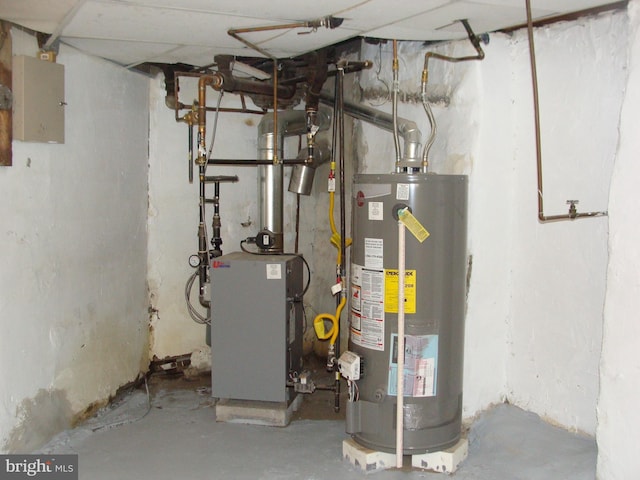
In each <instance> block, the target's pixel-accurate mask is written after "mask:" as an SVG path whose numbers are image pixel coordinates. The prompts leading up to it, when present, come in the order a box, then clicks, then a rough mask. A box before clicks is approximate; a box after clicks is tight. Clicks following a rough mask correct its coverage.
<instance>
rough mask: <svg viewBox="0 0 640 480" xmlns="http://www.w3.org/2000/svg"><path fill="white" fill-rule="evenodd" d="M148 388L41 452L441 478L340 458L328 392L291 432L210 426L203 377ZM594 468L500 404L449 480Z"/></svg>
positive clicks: (189, 471) (171, 475) (159, 463)
mask: <svg viewBox="0 0 640 480" xmlns="http://www.w3.org/2000/svg"><path fill="white" fill-rule="evenodd" d="M150 387H151V388H150V395H149V397H147V393H146V391H145V389H144V387H143V388H142V389H138V390H135V391H132V392H129V393H128V394H126V395H123V396H122V397H120V398H119V399H117V400H116V401H115V402H114V403H113V404H112V405H111V406H110V407H108V408H106V409H104V410H103V411H101V412H100V413H99V414H98V415H96V416H95V417H94V418H92V419H90V420H89V421H87V422H86V423H84V424H83V425H81V426H78V427H77V428H75V429H73V430H69V431H66V432H63V433H62V434H60V435H58V436H57V437H56V438H54V439H53V440H52V441H51V442H50V443H49V444H47V445H46V446H45V447H43V448H42V449H41V453H48V454H63V453H77V454H78V456H79V472H80V479H83V480H103V479H105V480H106V479H109V480H111V479H117V480H128V479H132V480H133V479H135V480H146V479H157V480H164V479H167V480H169V479H185V480H191V479H193V480H200V479H216V480H218V479H252V480H256V479H282V480H284V479H309V480H312V479H313V480H319V479H340V480H349V479H362V478H363V477H365V476H367V477H368V476H371V475H373V476H374V478H375V479H377V480H378V479H379V480H387V479H414V478H426V479H441V480H442V479H443V478H446V477H445V476H444V475H443V474H437V473H431V472H425V471H421V470H413V469H411V467H405V468H404V469H401V470H396V469H393V470H387V471H384V472H377V473H373V474H364V473H362V471H360V470H359V469H357V468H355V467H353V466H352V465H351V464H350V463H348V462H347V461H345V460H343V459H342V441H343V440H344V439H345V438H347V437H346V435H345V433H344V422H343V421H342V420H341V419H337V418H336V416H335V414H334V413H333V410H332V408H331V405H332V397H331V395H332V394H331V392H316V393H314V394H313V395H314V396H316V397H314V399H313V400H309V401H307V403H306V404H305V405H303V408H302V409H301V412H300V414H298V415H296V418H295V419H294V420H293V421H292V423H291V424H290V425H289V426H288V427H286V428H278V427H265V426H255V425H241V424H223V423H216V421H215V410H214V408H213V405H214V403H213V401H212V399H211V397H210V388H209V387H208V386H207V381H206V379H200V380H195V381H186V380H185V379H173V380H172V379H160V380H157V379H155V380H154V379H152V381H151V385H150ZM323 396H324V397H323ZM148 399H149V400H150V403H149V401H148ZM149 407H150V408H149ZM319 408H320V409H322V408H326V412H320V413H319V412H318V411H317V410H318V409H319ZM310 409H311V410H312V411H310ZM305 412H306V413H305ZM305 417H307V418H305ZM338 417H339V416H338ZM331 418H333V419H331ZM595 464H596V445H595V442H594V440H593V439H591V438H588V437H583V436H579V435H574V434H572V433H569V432H566V431H564V430H562V429H559V428H555V427H553V426H550V425H548V424H546V423H544V422H543V421H541V420H540V418H539V417H537V416H536V415H534V414H531V413H527V412H524V411H522V410H520V409H518V408H515V407H513V406H510V405H500V406H497V407H495V408H493V409H491V410H490V411H488V412H486V413H484V414H483V415H482V416H480V418H479V419H478V420H477V421H476V422H474V424H473V425H472V426H471V428H470V431H469V457H468V458H467V460H466V461H465V462H464V463H463V464H462V466H461V467H460V469H459V470H458V471H457V472H456V473H455V474H454V475H453V477H454V478H456V479H459V480H489V479H491V480H554V479H559V480H560V479H562V480H592V479H594V478H595Z"/></svg>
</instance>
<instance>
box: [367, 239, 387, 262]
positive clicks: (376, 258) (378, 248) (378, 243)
mask: <svg viewBox="0 0 640 480" xmlns="http://www.w3.org/2000/svg"><path fill="white" fill-rule="evenodd" d="M383 261H384V240H383V239H382V238H365V239H364V266H365V267H366V268H375V269H382V263H383Z"/></svg>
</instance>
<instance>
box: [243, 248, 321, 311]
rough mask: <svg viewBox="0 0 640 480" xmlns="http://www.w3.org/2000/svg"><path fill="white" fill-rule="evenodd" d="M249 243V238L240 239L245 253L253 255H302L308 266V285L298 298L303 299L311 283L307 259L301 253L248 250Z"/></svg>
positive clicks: (301, 257)
mask: <svg viewBox="0 0 640 480" xmlns="http://www.w3.org/2000/svg"><path fill="white" fill-rule="evenodd" d="M245 243H247V239H246V238H245V239H244V240H240V250H242V251H243V252H244V253H250V254H251V255H293V256H296V257H300V259H301V260H302V262H303V263H304V265H305V267H307V285H306V286H305V287H304V288H303V289H302V293H301V294H300V297H299V298H298V299H302V297H304V296H305V294H306V293H307V291H308V290H309V286H310V285H311V267H310V266H309V263H308V262H307V260H306V259H305V258H304V257H303V256H302V254H301V253H273V252H252V251H251V250H247V249H246V247H245V246H244V244H245Z"/></svg>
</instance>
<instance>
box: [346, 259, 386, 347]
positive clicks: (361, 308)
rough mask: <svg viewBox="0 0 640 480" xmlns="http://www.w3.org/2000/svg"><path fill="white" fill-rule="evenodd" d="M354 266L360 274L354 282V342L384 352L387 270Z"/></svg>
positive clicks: (352, 329) (352, 323) (352, 318)
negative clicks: (385, 282) (385, 280)
mask: <svg viewBox="0 0 640 480" xmlns="http://www.w3.org/2000/svg"><path fill="white" fill-rule="evenodd" d="M354 266H355V267H356V268H355V271H356V272H357V274H356V275H354V276H353V277H352V281H351V325H350V327H351V328H350V332H351V341H352V342H353V343H355V344H356V345H360V346H362V347H365V348H370V349H372V350H380V351H384V271H382V270H372V269H367V268H363V267H362V266H360V265H354ZM354 266H352V270H354V268H353V267H354Z"/></svg>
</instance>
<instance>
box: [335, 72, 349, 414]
mask: <svg viewBox="0 0 640 480" xmlns="http://www.w3.org/2000/svg"><path fill="white" fill-rule="evenodd" d="M336 78H337V79H338V91H337V92H336V94H337V95H338V98H339V101H338V111H337V113H336V115H337V117H338V122H339V134H338V136H339V147H338V150H339V155H340V156H339V157H338V159H339V160H338V170H339V177H340V281H341V284H342V291H341V292H340V295H339V296H338V298H337V301H338V304H340V302H341V301H342V298H343V296H344V295H346V292H345V288H346V269H345V259H346V256H347V254H346V252H347V246H346V236H347V231H346V230H347V227H346V199H345V191H346V190H345V172H344V112H343V107H344V69H343V68H340V69H339V70H338V73H337V75H336ZM336 320H337V322H338V328H339V327H340V317H338V318H337V319H336ZM339 357H340V335H339V334H338V338H337V339H336V358H339ZM336 370H337V369H336ZM334 410H335V411H336V412H338V411H340V374H339V373H338V372H337V371H336V390H335V397H334Z"/></svg>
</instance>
